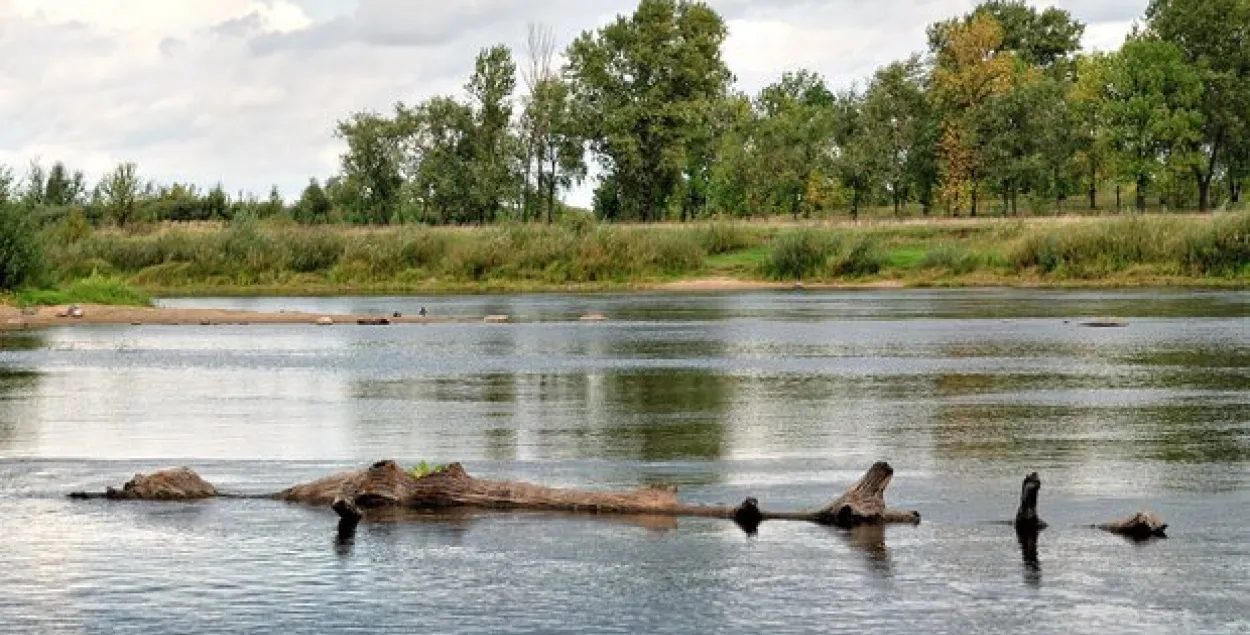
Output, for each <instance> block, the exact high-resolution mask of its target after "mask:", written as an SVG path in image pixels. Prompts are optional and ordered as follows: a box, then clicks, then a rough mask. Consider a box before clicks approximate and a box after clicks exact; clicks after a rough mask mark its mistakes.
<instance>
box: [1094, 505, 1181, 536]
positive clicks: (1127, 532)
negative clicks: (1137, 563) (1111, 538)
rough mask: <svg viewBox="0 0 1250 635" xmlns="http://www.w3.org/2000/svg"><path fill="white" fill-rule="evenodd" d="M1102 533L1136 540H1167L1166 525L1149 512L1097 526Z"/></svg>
mask: <svg viewBox="0 0 1250 635" xmlns="http://www.w3.org/2000/svg"><path fill="white" fill-rule="evenodd" d="M1097 527H1098V528H1099V529H1101V530H1103V531H1109V532H1111V533H1113V534H1119V535H1121V536H1128V537H1129V538H1134V539H1136V540H1146V539H1149V538H1167V537H1168V535H1167V529H1168V526H1167V523H1165V522H1163V520H1162V519H1161V518H1159V516H1157V515H1156V514H1155V513H1154V512H1150V511H1144V510H1143V511H1139V512H1137V513H1136V514H1133V515H1132V516H1129V517H1128V518H1121V519H1120V520H1115V521H1112V522H1109V523H1103V524H1101V525H1097Z"/></svg>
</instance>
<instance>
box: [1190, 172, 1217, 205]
mask: <svg viewBox="0 0 1250 635" xmlns="http://www.w3.org/2000/svg"><path fill="white" fill-rule="evenodd" d="M1212 176H1214V175H1213V174H1212V173H1210V172H1207V173H1206V174H1203V173H1202V171H1201V170H1199V169H1197V168H1194V178H1195V180H1196V181H1197V182H1198V211H1199V212H1206V211H1210V209H1211V177H1212Z"/></svg>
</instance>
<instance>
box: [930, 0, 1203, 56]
mask: <svg viewBox="0 0 1250 635" xmlns="http://www.w3.org/2000/svg"><path fill="white" fill-rule="evenodd" d="M1198 1H1202V0H1198ZM978 18H990V19H992V20H994V22H995V23H996V24H998V26H999V28H1000V29H1001V30H1002V37H1001V38H1000V40H999V42H998V44H997V45H996V46H995V47H994V52H995V53H1005V52H1010V53H1012V54H1014V55H1015V56H1016V58H1018V59H1020V60H1021V61H1023V62H1024V63H1025V64H1028V65H1029V66H1035V67H1039V68H1043V69H1055V70H1057V71H1058V72H1059V73H1060V74H1067V73H1070V72H1071V71H1072V70H1073V69H1072V56H1073V54H1074V53H1076V52H1077V51H1079V50H1081V36H1082V35H1084V34H1085V25H1084V24H1083V23H1081V22H1080V21H1079V20H1076V19H1075V18H1073V17H1072V14H1071V13H1069V12H1067V11H1065V10H1063V9H1059V8H1056V7H1049V8H1046V9H1042V10H1038V9H1037V8H1035V7H1032V6H1029V5H1028V4H1027V3H1025V2H1024V0H989V1H988V2H983V3H981V4H980V5H978V6H977V8H976V9H974V10H973V11H972V12H971V13H969V14H967V15H965V16H963V17H962V18H954V19H951V20H947V21H945V22H939V23H937V24H934V25H932V26H930V27H929V30H928V35H929V49H930V50H931V51H933V52H935V53H936V52H939V51H942V50H943V49H945V48H947V47H948V46H949V45H950V40H951V37H952V34H953V30H954V29H955V28H956V27H960V26H962V27H968V26H970V25H971V24H972V22H974V21H975V20H977V19H978Z"/></svg>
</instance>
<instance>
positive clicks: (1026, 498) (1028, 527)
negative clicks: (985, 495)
mask: <svg viewBox="0 0 1250 635" xmlns="http://www.w3.org/2000/svg"><path fill="white" fill-rule="evenodd" d="M1041 489H1042V479H1041V478H1040V477H1038V475H1037V472H1033V473H1032V474H1029V475H1028V476H1026V477H1024V483H1023V485H1022V486H1021V488H1020V507H1019V508H1018V509H1016V522H1015V525H1016V531H1017V532H1029V531H1033V532H1036V531H1040V530H1042V529H1045V528H1046V521H1044V520H1042V519H1041V518H1040V517H1038V515H1037V494H1038V492H1040V491H1041Z"/></svg>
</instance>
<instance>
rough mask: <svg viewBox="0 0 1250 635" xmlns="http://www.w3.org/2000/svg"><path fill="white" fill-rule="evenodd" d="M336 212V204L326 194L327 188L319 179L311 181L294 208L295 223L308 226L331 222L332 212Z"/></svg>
mask: <svg viewBox="0 0 1250 635" xmlns="http://www.w3.org/2000/svg"><path fill="white" fill-rule="evenodd" d="M332 211H334V203H332V202H331V201H330V197H329V196H328V195H327V194H326V191H325V188H323V187H321V183H319V182H317V179H315V178H313V179H309V180H308V185H307V186H306V187H305V188H304V191H303V192H302V193H301V194H300V197H299V201H298V202H296V203H295V207H294V208H292V213H293V214H294V216H295V221H296V222H298V223H304V224H306V225H314V224H322V223H328V222H330V212H332Z"/></svg>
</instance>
